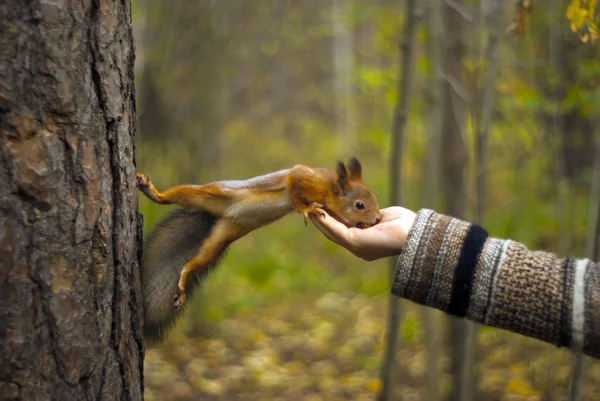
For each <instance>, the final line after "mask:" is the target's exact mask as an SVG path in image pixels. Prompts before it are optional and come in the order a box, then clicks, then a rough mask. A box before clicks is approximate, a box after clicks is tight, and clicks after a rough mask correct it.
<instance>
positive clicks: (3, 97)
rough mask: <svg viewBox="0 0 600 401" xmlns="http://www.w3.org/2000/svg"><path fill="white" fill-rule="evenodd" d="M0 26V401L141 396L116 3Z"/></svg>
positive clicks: (34, 5)
mask: <svg viewBox="0 0 600 401" xmlns="http://www.w3.org/2000/svg"><path fill="white" fill-rule="evenodd" d="M0 20H2V35H0V64H1V65H2V66H1V67H0V70H2V73H0V132H2V135H0V145H1V146H0V148H1V153H0V321H1V322H2V324H0V394H1V397H2V398H3V399H22V400H49V399H55V400H59V399H60V400H91V399H94V400H99V399H103V400H116V399H120V400H141V399H142V395H143V374H142V363H143V357H144V344H143V342H142V333H141V325H142V316H141V310H142V309H141V299H140V280H139V268H138V262H137V260H138V259H137V249H138V246H137V241H138V238H140V237H139V232H138V229H139V225H138V218H137V213H136V210H137V192H136V186H135V164H134V144H133V138H134V134H135V119H136V110H135V91H134V79H133V78H134V77H133V64H134V47H133V37H132V31H131V6H130V2H129V1H123V2H115V3H113V2H111V1H109V2H102V3H100V2H99V1H88V2H47V3H43V2H23V1H20V0H5V1H4V4H3V6H2V7H0ZM5 397H6V398H5Z"/></svg>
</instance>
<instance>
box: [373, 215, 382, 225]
mask: <svg viewBox="0 0 600 401" xmlns="http://www.w3.org/2000/svg"><path fill="white" fill-rule="evenodd" d="M381 220H383V215H382V214H381V213H379V215H378V216H377V217H376V218H375V224H377V223H379V222H380V221H381Z"/></svg>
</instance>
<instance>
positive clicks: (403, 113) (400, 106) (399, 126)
mask: <svg viewBox="0 0 600 401" xmlns="http://www.w3.org/2000/svg"><path fill="white" fill-rule="evenodd" d="M404 18H405V25H404V26H405V34H404V38H403V40H402V41H401V43H400V51H401V54H402V60H401V63H400V71H399V73H400V74H399V78H398V94H399V99H398V103H397V105H396V108H395V110H394V119H393V121H392V131H391V139H392V146H391V154H390V205H400V204H401V203H402V191H401V177H402V151H403V149H402V148H403V144H404V131H405V129H406V123H407V121H408V112H409V106H410V88H411V85H410V84H411V82H412V80H413V71H414V64H415V53H416V46H415V33H416V27H417V24H418V20H419V18H420V16H419V13H418V11H417V6H416V0H408V1H407V2H406V8H405V11H404ZM395 268H396V259H395V258H390V266H389V269H390V281H391V280H393V276H394V271H395ZM400 314H401V311H400V302H399V299H398V298H397V297H395V296H393V295H390V302H389V316H388V327H387V334H386V352H385V357H384V361H383V366H382V368H381V383H382V387H381V392H380V393H379V395H378V399H379V400H389V399H390V397H391V394H392V391H391V390H392V374H393V370H394V365H395V356H396V348H397V341H398V326H399V324H400Z"/></svg>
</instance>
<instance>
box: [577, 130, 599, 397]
mask: <svg viewBox="0 0 600 401" xmlns="http://www.w3.org/2000/svg"><path fill="white" fill-rule="evenodd" d="M594 139H595V142H596V143H595V156H594V171H593V174H592V183H591V186H590V203H589V207H588V208H589V209H588V219H587V222H588V231H587V241H586V244H585V254H586V257H587V258H588V259H590V260H593V261H596V262H597V261H598V260H600V140H598V135H596V136H595V138H594ZM583 362H584V359H583V354H582V353H581V352H575V353H574V354H573V367H572V373H571V390H570V400H571V401H579V400H580V399H581V391H582V387H583V368H584V366H583Z"/></svg>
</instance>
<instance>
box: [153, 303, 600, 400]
mask: <svg viewBox="0 0 600 401" xmlns="http://www.w3.org/2000/svg"><path fill="white" fill-rule="evenodd" d="M402 306H403V309H404V319H403V324H402V327H401V330H400V336H401V339H400V342H399V347H400V349H399V351H398V354H397V364H396V370H395V378H396V380H395V385H394V393H395V396H394V399H402V400H404V401H410V400H415V401H417V400H425V399H426V396H425V386H426V375H425V373H426V369H425V360H426V349H425V345H424V333H423V331H422V327H421V325H420V314H421V313H422V312H423V309H422V308H421V307H418V306H416V305H414V304H412V303H409V302H406V301H404V302H403V303H402ZM386 311H387V298H385V297H367V296H364V295H355V294H352V295H348V294H337V293H328V294H325V295H323V294H320V295H319V296H318V297H308V296H302V297H298V298H296V299H291V298H290V299H288V300H285V301H281V302H279V303H277V304H275V305H270V306H269V307H259V308H256V309H253V310H250V311H246V312H243V313H238V314H236V315H234V316H231V317H229V318H226V319H222V320H220V321H219V322H217V323H214V324H211V325H210V326H207V327H206V328H205V333H204V334H203V335H202V336H200V337H198V336H195V337H190V336H187V335H186V333H187V332H189V331H190V330H189V327H186V325H187V324H188V320H187V319H182V320H181V321H180V322H179V324H178V326H177V327H176V329H175V330H174V331H173V332H172V333H171V335H170V336H169V338H168V340H167V341H165V342H164V343H161V344H158V345H151V346H148V347H147V349H146V359H145V399H146V400H147V401H160V400H177V401H184V400H186V401H187V400H228V401H229V400H231V401H235V400H292V401H293V400H307V401H317V400H373V399H374V395H375V394H376V392H377V391H378V390H379V389H380V386H381V385H380V382H379V379H378V374H379V368H380V364H381V358H382V356H383V350H384V334H385V322H386ZM188 313H193V311H189V310H188ZM434 319H435V326H434V327H440V328H443V329H442V330H439V332H438V333H437V338H438V339H439V341H441V342H444V343H447V338H448V336H447V335H446V334H445V332H446V329H445V328H446V327H447V324H446V318H445V316H444V315H442V314H441V313H439V312H434ZM477 345H478V346H477V351H476V356H475V359H476V361H477V364H476V368H475V369H476V372H475V374H476V377H478V379H477V383H478V387H479V390H478V391H479V393H478V395H477V396H476V397H475V399H476V400H511V401H517V400H545V399H548V398H547V397H546V395H545V394H544V393H545V391H551V392H552V394H554V398H553V399H555V400H563V399H564V400H566V399H567V395H568V386H569V375H570V370H571V369H570V366H571V358H572V357H571V354H570V353H569V352H568V351H565V350H559V349H557V348H556V347H553V346H551V345H548V344H544V343H541V342H539V341H535V340H532V339H527V338H525V337H523V336H518V335H515V334H511V333H508V332H505V331H502V330H495V329H491V328H484V327H480V328H479V330H478V336H477ZM442 349H444V350H446V351H447V347H443V348H442ZM438 361H439V370H440V372H441V373H440V374H439V376H438V380H439V384H440V392H441V393H442V394H448V392H449V390H450V384H451V377H450V374H449V371H450V359H449V358H448V353H447V352H445V353H444V354H443V355H442V356H440V357H439V358H438ZM585 367H586V369H585V384H584V388H583V398H582V399H583V400H591V399H599V398H600V390H599V387H598V385H597V383H600V362H596V361H595V360H593V359H591V358H586V360H585ZM550 378H552V380H550ZM400 397H401V398H400Z"/></svg>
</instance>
